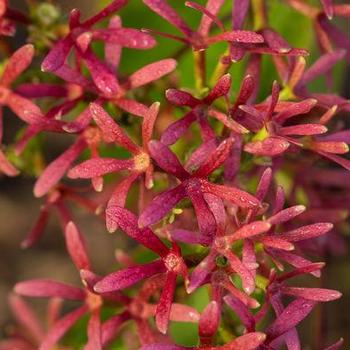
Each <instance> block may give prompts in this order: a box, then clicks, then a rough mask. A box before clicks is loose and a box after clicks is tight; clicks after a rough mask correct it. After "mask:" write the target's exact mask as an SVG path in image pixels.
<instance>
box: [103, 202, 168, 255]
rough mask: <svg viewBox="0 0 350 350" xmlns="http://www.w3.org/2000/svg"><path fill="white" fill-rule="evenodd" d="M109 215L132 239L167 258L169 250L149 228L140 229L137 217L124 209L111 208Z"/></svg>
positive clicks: (108, 210)
mask: <svg viewBox="0 0 350 350" xmlns="http://www.w3.org/2000/svg"><path fill="white" fill-rule="evenodd" d="M107 215H108V216H109V217H110V218H112V219H113V220H114V221H115V222H116V223H117V225H118V226H119V227H120V228H121V229H122V230H123V231H124V232H125V233H126V234H127V235H128V236H130V237H131V238H133V239H134V240H136V241H137V242H139V243H141V244H142V245H144V246H145V247H147V248H148V249H150V250H152V251H154V252H155V253H157V254H159V255H160V256H162V257H163V256H166V255H167V254H168V253H169V249H168V247H167V246H165V245H164V243H163V242H162V241H161V240H160V239H159V238H158V236H156V235H155V233H153V231H152V230H150V229H149V228H147V227H146V228H143V229H140V228H139V227H138V224H137V217H136V216H135V215H134V214H133V213H131V212H130V211H129V210H127V209H124V208H122V207H109V208H108V209H107Z"/></svg>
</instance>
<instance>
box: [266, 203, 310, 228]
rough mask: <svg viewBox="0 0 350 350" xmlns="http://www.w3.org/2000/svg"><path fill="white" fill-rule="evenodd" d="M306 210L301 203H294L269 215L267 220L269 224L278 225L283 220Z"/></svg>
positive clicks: (285, 220) (290, 218)
mask: <svg viewBox="0 0 350 350" xmlns="http://www.w3.org/2000/svg"><path fill="white" fill-rule="evenodd" d="M305 210H306V208H305V206H303V205H294V206H293V207H289V208H287V209H283V210H281V211H280V212H278V213H277V214H275V215H273V216H271V217H270V218H269V219H268V220H267V221H268V222H269V223H270V224H271V225H278V224H282V223H284V222H287V221H290V220H292V219H293V218H295V217H296V216H298V215H300V214H301V213H303V212H304V211H305Z"/></svg>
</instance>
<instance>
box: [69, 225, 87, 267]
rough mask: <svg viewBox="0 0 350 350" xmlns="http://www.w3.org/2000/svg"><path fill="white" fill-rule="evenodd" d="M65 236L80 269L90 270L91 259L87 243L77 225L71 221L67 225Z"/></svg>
mask: <svg viewBox="0 0 350 350" xmlns="http://www.w3.org/2000/svg"><path fill="white" fill-rule="evenodd" d="M65 238H66V245H67V250H68V253H69V255H70V257H71V258H72V260H73V262H74V264H75V266H76V267H77V269H78V270H82V269H86V270H90V260H89V257H88V253H87V251H86V243H85V240H84V238H83V236H82V234H81V233H80V232H79V230H78V228H77V226H76V225H75V224H74V223H73V222H72V221H70V222H69V223H68V225H67V226H66V230H65Z"/></svg>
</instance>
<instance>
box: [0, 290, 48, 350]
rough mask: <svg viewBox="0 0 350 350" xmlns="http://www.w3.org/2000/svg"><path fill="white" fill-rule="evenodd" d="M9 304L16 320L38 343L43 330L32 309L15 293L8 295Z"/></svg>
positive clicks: (42, 335) (43, 332)
mask: <svg viewBox="0 0 350 350" xmlns="http://www.w3.org/2000/svg"><path fill="white" fill-rule="evenodd" d="M9 304H10V307H11V310H12V313H13V315H14V317H15V318H16V320H17V322H18V323H19V324H20V325H21V326H22V327H23V328H25V329H26V330H28V331H29V333H30V335H31V336H33V337H34V338H35V340H36V341H37V342H38V343H39V342H40V341H41V339H42V338H43V337H44V334H45V331H44V329H43V328H42V326H41V324H40V322H39V321H38V318H37V316H36V315H35V314H34V313H33V310H32V309H31V308H30V307H29V306H28V304H27V303H26V302H25V301H24V300H23V299H22V298H21V297H20V296H18V295H15V294H11V295H10V297H9ZM0 349H1V345H0Z"/></svg>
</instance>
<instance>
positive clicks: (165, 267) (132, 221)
mask: <svg viewBox="0 0 350 350" xmlns="http://www.w3.org/2000/svg"><path fill="white" fill-rule="evenodd" d="M108 211H109V212H108V215H109V216H110V218H111V219H112V218H113V220H114V221H115V222H116V223H117V225H118V226H120V228H121V229H122V230H123V231H124V232H125V233H126V234H127V235H129V236H130V237H132V238H133V239H135V240H136V241H138V242H139V243H140V244H142V245H143V246H145V247H146V248H148V249H150V250H152V251H153V252H155V253H156V254H157V255H159V256H160V258H161V259H158V260H155V261H153V262H151V263H148V264H145V265H135V266H130V267H128V268H126V269H124V270H120V271H117V272H114V273H111V274H110V275H108V276H106V277H104V278H103V279H102V280H101V281H99V282H98V283H97V284H95V286H94V290H95V291H96V292H97V293H107V292H112V291H119V290H122V289H124V288H127V287H129V286H131V285H133V284H135V283H136V282H138V281H141V280H143V279H145V278H148V277H151V276H153V275H156V274H160V273H165V274H166V280H165V283H164V286H163V290H162V294H161V296H160V299H159V302H158V305H157V310H156V325H157V328H158V329H159V331H160V332H162V333H166V331H167V329H168V323H169V317H170V310H171V307H172V306H171V305H172V302H173V297H174V291H175V286H176V279H177V276H178V275H182V276H183V277H184V279H185V281H187V275H188V272H187V267H186V264H185V262H184V261H183V259H182V256H181V251H180V248H179V247H178V246H177V245H176V244H173V245H172V248H171V249H169V248H168V247H167V246H166V245H165V244H164V243H163V242H162V241H161V240H160V239H159V238H158V237H157V236H156V235H155V234H154V233H153V231H152V230H150V229H149V228H142V229H140V228H138V225H137V218H136V216H134V215H133V214H132V213H131V212H129V211H128V210H126V209H124V208H121V207H110V208H109V209H108Z"/></svg>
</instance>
